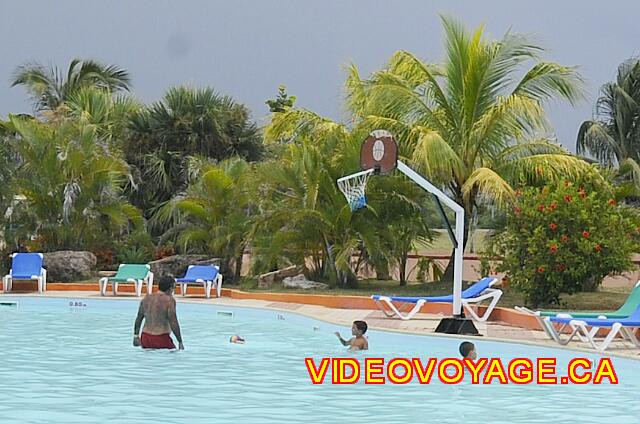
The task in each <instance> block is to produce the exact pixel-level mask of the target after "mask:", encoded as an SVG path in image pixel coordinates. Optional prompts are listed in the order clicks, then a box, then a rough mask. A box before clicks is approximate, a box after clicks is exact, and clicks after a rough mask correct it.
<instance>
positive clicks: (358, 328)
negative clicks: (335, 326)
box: [335, 321, 369, 351]
mask: <svg viewBox="0 0 640 424" xmlns="http://www.w3.org/2000/svg"><path fill="white" fill-rule="evenodd" d="M367 328H368V327H367V323H366V322H364V321H353V325H352V326H351V334H353V336H354V337H352V338H350V339H349V340H345V339H343V338H342V336H341V335H340V333H338V332H336V333H335V335H336V336H338V340H340V343H342V345H343V346H349V350H350V351H355V350H368V349H369V341H368V340H367V338H366V337H364V333H366V332H367Z"/></svg>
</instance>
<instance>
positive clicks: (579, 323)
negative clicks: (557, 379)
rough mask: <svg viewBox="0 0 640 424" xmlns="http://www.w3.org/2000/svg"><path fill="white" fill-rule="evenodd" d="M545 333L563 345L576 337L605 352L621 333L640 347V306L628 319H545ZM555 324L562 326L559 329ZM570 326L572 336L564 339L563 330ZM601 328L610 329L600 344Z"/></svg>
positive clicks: (557, 317)
mask: <svg viewBox="0 0 640 424" xmlns="http://www.w3.org/2000/svg"><path fill="white" fill-rule="evenodd" d="M544 324H545V326H546V329H545V331H546V332H547V334H548V335H550V336H551V338H552V339H553V340H555V341H556V342H558V343H559V344H561V345H566V344H568V343H569V342H570V341H571V340H573V338H574V337H578V338H580V339H581V340H583V341H585V342H588V343H589V344H590V345H591V346H592V347H593V348H594V349H596V350H598V351H600V352H604V351H605V350H607V348H608V347H609V345H610V344H611V342H612V341H613V340H614V338H615V337H616V336H617V335H618V333H620V334H621V335H622V336H623V337H624V338H626V339H628V340H629V341H631V342H632V343H633V344H634V345H636V346H637V347H640V340H638V338H637V337H636V331H638V329H639V328H640V305H639V306H638V307H637V308H636V310H635V311H634V312H633V314H631V315H629V316H628V317H627V318H618V319H616V318H600V319H599V318H572V317H559V316H556V317H545V319H544ZM554 324H556V325H560V326H562V327H560V329H557V328H556V327H555V326H554ZM566 325H569V326H571V328H572V331H571V334H570V335H569V336H568V337H566V338H564V339H563V338H562V328H564V326H566ZM601 328H610V330H609V332H608V333H607V335H606V336H605V338H604V340H603V341H602V342H601V343H600V344H598V343H597V342H596V334H597V333H598V330H599V329H601Z"/></svg>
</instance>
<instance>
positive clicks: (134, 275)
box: [99, 264, 153, 297]
mask: <svg viewBox="0 0 640 424" xmlns="http://www.w3.org/2000/svg"><path fill="white" fill-rule="evenodd" d="M108 283H111V285H112V287H113V295H114V296H115V295H116V294H118V284H128V283H131V284H133V285H134V287H135V289H136V295H137V296H138V297H139V296H141V295H142V285H143V284H144V283H147V293H149V294H151V291H152V287H153V273H152V272H151V267H150V266H149V265H139V264H120V266H119V267H118V272H117V273H116V275H114V276H113V277H108V278H107V277H104V278H101V279H100V281H99V285H100V295H101V296H104V295H105V294H106V292H107V284H108Z"/></svg>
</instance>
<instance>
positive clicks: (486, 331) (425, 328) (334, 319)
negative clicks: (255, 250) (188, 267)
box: [0, 289, 640, 361]
mask: <svg viewBox="0 0 640 424" xmlns="http://www.w3.org/2000/svg"><path fill="white" fill-rule="evenodd" d="M226 290H229V289H226ZM241 293H243V294H253V293H248V292H241ZM271 294H279V293H271ZM284 295H287V296H290V295H291V294H286V293H284ZM302 296H308V295H302ZM3 297H45V298H46V297H52V298H77V299H91V300H123V301H125V300H128V301H131V300H139V298H138V297H136V296H131V295H128V296H100V293H99V292H98V291H86V290H79V291H78V290H62V291H58V290H48V291H47V292H46V293H43V294H39V293H30V292H27V293H25V292H10V293H4V292H3V293H2V294H0V299H2V298H3ZM283 297H284V296H283ZM331 297H332V298H335V297H339V296H331ZM175 298H176V300H177V301H178V302H179V303H186V304H209V305H214V306H229V307H239V308H253V309H267V310H273V311H278V312H288V313H293V314H298V315H301V316H305V317H307V318H311V319H316V320H319V321H323V322H327V323H330V324H334V325H341V326H346V327H350V326H351V323H352V322H353V321H354V320H365V321H367V323H368V324H369V328H371V329H373V330H379V331H390V332H394V333H403V334H413V335H420V336H428V337H448V338H455V339H467V340H468V339H470V338H471V339H473V338H474V336H461V335H455V334H440V333H438V334H435V333H433V330H434V329H435V327H436V326H437V324H438V322H439V321H440V319H441V318H442V317H443V316H444V315H440V314H437V313H423V312H420V313H418V314H416V316H415V317H414V318H413V319H412V320H409V321H402V320H399V319H392V318H387V317H386V316H385V315H384V314H383V313H382V312H381V311H379V310H377V309H376V310H372V309H369V308H349V309H344V308H335V307H328V306H324V305H317V304H307V303H296V302H284V301H282V298H279V299H278V300H273V299H267V300H265V299H255V298H241V299H238V298H235V297H233V296H226V297H225V296H223V297H220V298H215V297H212V298H211V299H206V298H204V297H192V296H191V295H189V296H186V297H183V296H179V295H178V296H175ZM514 312H515V311H514ZM476 327H477V328H478V330H479V331H480V333H481V334H482V337H479V338H478V340H487V341H493V342H500V343H517V344H523V345H528V346H538V347H545V348H552V349H560V350H563V351H574V352H585V353H589V354H591V355H594V354H595V355H598V356H613V357H619V358H625V359H632V360H636V361H640V349H638V348H637V347H635V346H634V345H633V344H632V343H630V342H628V341H627V340H624V341H623V340H621V339H617V340H616V341H615V342H614V343H612V345H611V347H610V348H609V349H608V350H607V351H606V352H604V353H601V352H597V351H595V350H594V349H593V348H591V347H590V346H589V345H588V344H586V343H582V342H579V341H574V342H572V344H571V346H561V345H558V344H557V343H555V342H553V341H552V340H550V339H549V338H547V336H546V335H545V333H544V332H543V331H541V330H535V329H529V328H523V327H517V326H514V325H513V324H511V323H506V322H501V321H490V322H476Z"/></svg>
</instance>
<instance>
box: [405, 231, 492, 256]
mask: <svg viewBox="0 0 640 424" xmlns="http://www.w3.org/2000/svg"><path fill="white" fill-rule="evenodd" d="M489 231H491V230H482V229H478V230H475V231H474V232H473V237H472V238H471V241H470V242H469V243H467V247H466V249H465V252H467V253H478V252H482V251H483V250H484V246H485V244H486V243H485V236H486V235H487V233H488V232H489ZM434 232H435V233H437V234H436V237H435V240H433V243H431V244H428V245H425V244H421V243H417V244H416V250H418V251H419V252H421V253H424V252H433V253H447V254H448V253H451V249H453V244H451V240H450V239H449V234H448V233H447V231H446V230H434ZM472 248H473V249H472Z"/></svg>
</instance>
